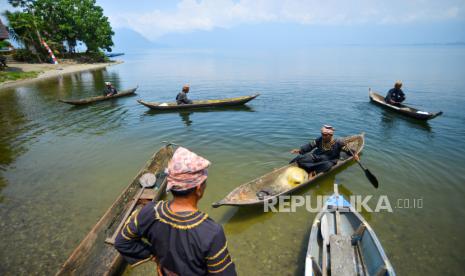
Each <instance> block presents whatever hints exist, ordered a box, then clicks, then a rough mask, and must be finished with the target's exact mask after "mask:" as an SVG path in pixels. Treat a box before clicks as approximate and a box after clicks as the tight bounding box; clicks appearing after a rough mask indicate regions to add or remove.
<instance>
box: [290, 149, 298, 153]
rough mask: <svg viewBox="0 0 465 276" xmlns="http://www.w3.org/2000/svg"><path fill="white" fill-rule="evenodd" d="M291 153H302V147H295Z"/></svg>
mask: <svg viewBox="0 0 465 276" xmlns="http://www.w3.org/2000/svg"><path fill="white" fill-rule="evenodd" d="M291 153H294V154H299V153H300V149H293V150H291Z"/></svg>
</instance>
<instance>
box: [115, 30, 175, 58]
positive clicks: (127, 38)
mask: <svg viewBox="0 0 465 276" xmlns="http://www.w3.org/2000/svg"><path fill="white" fill-rule="evenodd" d="M114 32H115V35H114V36H113V43H114V44H115V46H113V47H112V50H113V51H112V52H115V53H116V52H126V53H127V52H133V51H138V50H144V49H150V48H165V47H166V46H164V45H162V44H157V43H153V42H152V41H150V40H148V39H146V38H145V37H143V36H142V35H141V34H139V33H138V32H136V31H134V30H131V29H127V28H121V29H114Z"/></svg>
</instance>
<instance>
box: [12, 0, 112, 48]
mask: <svg viewBox="0 0 465 276" xmlns="http://www.w3.org/2000/svg"><path fill="white" fill-rule="evenodd" d="M8 1H9V3H10V4H11V5H12V6H14V7H20V8H22V9H23V13H26V14H28V15H29V16H30V19H31V20H32V21H31V22H34V24H31V25H32V27H34V26H36V27H37V29H38V32H37V33H38V36H39V37H40V36H42V38H43V39H45V40H46V41H47V43H49V44H52V45H53V44H59V45H61V46H63V44H64V43H65V42H66V44H67V46H68V49H69V51H70V52H74V49H75V47H76V45H77V42H78V41H82V42H84V43H85V44H86V46H87V51H88V52H92V53H95V52H99V51H100V49H105V50H107V51H111V46H113V41H112V36H113V35H114V32H113V30H112V28H111V26H110V23H109V21H108V17H106V16H104V14H103V9H102V8H101V7H100V6H98V5H96V2H95V0H8ZM12 27H13V28H14V29H15V26H12ZM18 34H19V35H20V36H21V34H20V33H18ZM62 49H64V47H60V49H59V50H62Z"/></svg>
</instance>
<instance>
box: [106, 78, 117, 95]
mask: <svg viewBox="0 0 465 276" xmlns="http://www.w3.org/2000/svg"><path fill="white" fill-rule="evenodd" d="M116 94H118V91H117V90H116V88H115V87H114V86H113V84H111V82H108V81H107V82H105V91H104V92H103V95H104V96H107V97H108V96H114V95H116Z"/></svg>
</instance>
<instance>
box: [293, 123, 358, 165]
mask: <svg viewBox="0 0 465 276" xmlns="http://www.w3.org/2000/svg"><path fill="white" fill-rule="evenodd" d="M333 135H334V128H333V127H332V126H329V125H324V126H323V127H322V128H321V136H320V137H319V138H317V139H315V140H312V141H310V143H308V144H305V145H303V146H302V147H300V149H293V150H292V151H291V153H296V154H299V155H298V156H297V157H296V158H294V159H293V160H291V162H290V163H292V162H297V165H299V167H301V168H303V169H304V170H306V171H307V172H308V173H313V172H315V173H319V172H325V171H328V170H329V169H331V167H332V166H334V165H335V164H336V163H337V160H339V157H340V154H341V151H344V152H346V153H347V154H349V155H353V156H354V159H355V160H359V157H358V154H357V153H355V155H354V154H353V153H352V151H351V150H349V148H348V147H347V146H346V144H345V143H344V141H343V140H341V139H334V138H333Z"/></svg>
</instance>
